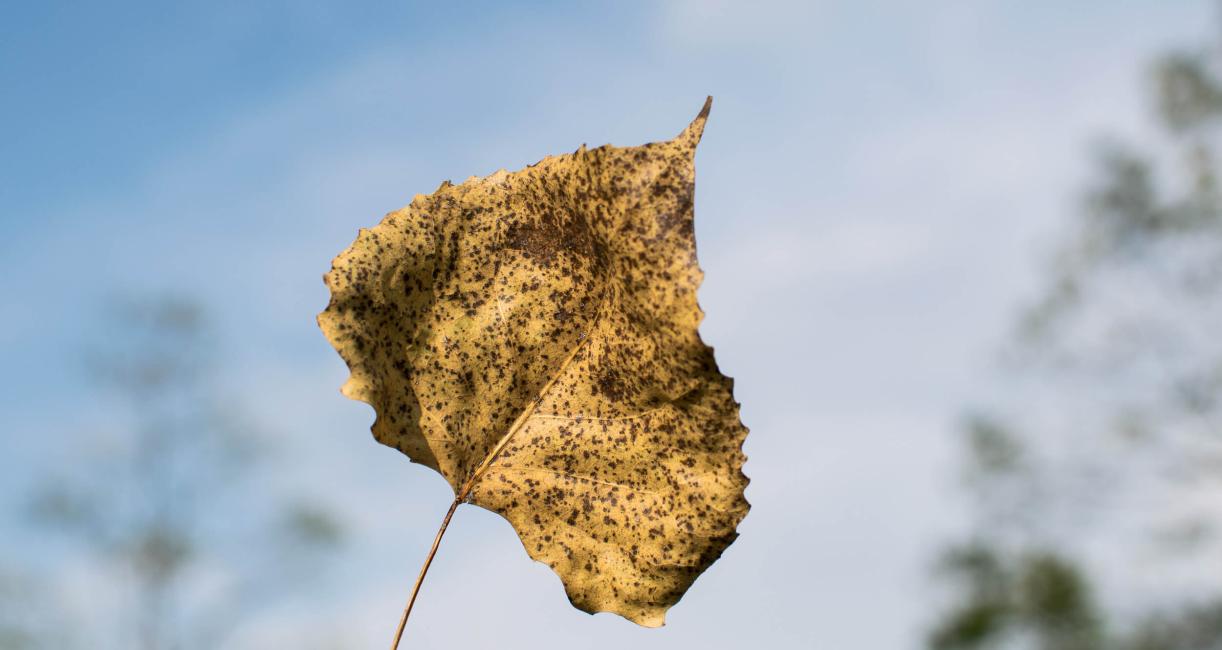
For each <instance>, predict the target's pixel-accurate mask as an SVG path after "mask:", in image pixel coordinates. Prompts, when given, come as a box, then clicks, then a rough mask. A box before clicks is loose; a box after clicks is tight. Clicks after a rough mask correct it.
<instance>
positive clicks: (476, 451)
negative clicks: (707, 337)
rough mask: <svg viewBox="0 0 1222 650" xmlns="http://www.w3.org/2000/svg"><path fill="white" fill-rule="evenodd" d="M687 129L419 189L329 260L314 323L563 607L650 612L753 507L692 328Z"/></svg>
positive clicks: (388, 418)
mask: <svg viewBox="0 0 1222 650" xmlns="http://www.w3.org/2000/svg"><path fill="white" fill-rule="evenodd" d="M708 109H709V104H708V103H706V104H705V107H704V110H702V111H701V112H700V114H699V116H697V117H696V119H695V120H694V121H693V122H692V123H691V125H689V126H688V127H687V128H686V129H685V130H684V131H683V132H682V133H681V134H679V136H678V137H676V138H675V139H673V140H670V141H667V142H657V143H651V144H646V145H642V146H638V147H612V146H609V145H608V146H603V147H598V148H596V149H586V148H585V147H584V146H582V147H581V148H580V149H578V150H577V151H576V152H574V153H572V154H568V155H562V156H554V157H548V158H545V159H544V160H542V161H540V162H538V163H536V164H535V165H532V166H530V167H527V168H526V169H523V170H520V171H516V172H505V171H499V172H497V173H495V174H492V175H490V176H486V177H483V178H474V177H472V178H470V179H468V180H466V181H465V182H463V183H461V184H459V185H452V184H450V183H449V182H446V183H443V184H442V185H441V187H439V188H438V189H437V191H436V192H434V193H433V194H430V195H427V196H424V195H421V196H417V197H416V198H415V199H414V200H413V201H412V203H411V204H410V205H409V206H407V207H406V208H404V209H402V210H399V211H397V212H393V213H391V214H389V215H387V216H386V217H385V219H383V220H382V222H381V223H380V224H378V225H377V226H374V227H373V228H370V229H367V230H362V231H361V233H360V235H359V236H358V237H357V239H356V242H355V243H353V245H352V246H351V247H350V248H348V249H347V250H346V251H344V252H343V253H341V254H340V255H339V257H337V258H336V259H335V262H334V264H333V268H332V270H331V271H330V272H329V273H328V274H327V275H326V283H327V285H328V286H329V287H330V289H331V294H332V296H331V302H330V304H329V305H328V306H327V309H326V310H325V311H324V312H323V313H322V314H321V315H320V316H319V324H320V325H321V327H322V329H323V332H324V333H325V334H326V336H327V337H328V339H329V340H330V341H331V343H332V344H333V345H334V346H335V348H336V350H338V351H339V353H340V355H341V356H342V357H343V358H344V360H345V361H346V362H347V364H348V366H349V369H350V370H351V377H350V378H349V380H348V382H347V383H346V384H345V385H344V387H343V392H344V394H346V395H348V396H349V397H352V398H354V399H359V400H362V401H365V402H368V403H369V404H371V405H372V406H373V407H374V409H375V410H376V412H377V419H376V421H375V422H374V425H373V434H374V436H375V437H376V439H377V440H378V441H380V442H382V443H384V444H386V445H389V446H392V447H395V448H397V449H399V450H400V451H402V452H403V453H404V454H406V455H407V456H408V457H409V458H410V459H411V460H412V461H414V462H417V463H421V464H423V465H427V466H428V467H431V468H433V469H435V470H437V471H438V472H439V473H441V475H442V476H444V477H445V479H446V480H447V481H448V482H449V483H450V485H451V486H452V487H453V489H454V492H455V495H456V498H457V499H459V500H460V501H466V502H470V503H473V504H475V505H478V506H481V507H483V508H487V509H488V510H492V511H494V512H497V513H499V514H501V515H502V516H504V517H505V518H506V519H507V520H509V522H510V523H511V524H512V525H513V527H514V529H515V530H516V531H517V533H518V535H519V536H520V537H521V539H522V543H523V545H524V546H525V548H526V551H527V552H528V553H529V554H530V556H531V557H532V558H534V559H536V560H538V561H540V562H543V563H546V564H547V565H549V566H550V567H552V569H553V570H555V572H556V573H557V574H558V575H559V576H560V578H561V580H562V581H563V583H564V587H565V590H566V592H567V593H568V596H569V599H570V600H571V601H572V603H573V604H574V605H575V606H576V607H578V608H580V609H582V610H584V611H587V612H591V613H593V612H600V611H609V612H615V613H617V614H619V615H621V616H624V617H626V618H628V619H630V620H632V621H635V622H636V623H639V624H641V625H646V626H658V625H661V624H662V623H663V620H664V617H665V613H666V610H667V609H668V608H669V607H670V606H671V605H673V604H675V603H676V602H678V600H679V598H680V597H682V595H683V593H684V592H685V591H686V590H687V588H688V587H689V586H690V585H691V583H692V581H693V580H695V579H696V577H697V576H698V575H699V574H700V573H701V572H702V571H704V570H705V569H706V568H708V566H709V565H710V564H712V563H713V562H714V561H715V560H716V559H717V558H718V557H719V556H720V555H721V553H722V551H724V550H725V548H726V547H727V546H728V545H729V544H730V543H731V542H732V541H733V540H734V538H735V537H736V536H737V533H736V532H735V529H736V528H737V526H738V523H739V522H740V521H741V520H742V519H743V517H744V516H745V515H746V513H747V509H748V507H749V506H748V504H747V502H746V500H745V499H744V497H743V490H744V488H745V487H746V485H747V478H746V477H745V476H744V475H743V473H742V465H743V461H744V460H745V459H744V456H743V454H742V443H743V439H744V438H745V436H746V434H747V431H746V429H745V428H744V427H743V425H742V423H741V422H740V421H739V416H738V405H737V403H736V402H735V401H734V398H733V395H732V382H731V380H730V379H729V378H727V377H725V376H723V375H722V374H721V373H720V372H719V371H718V369H717V364H716V363H715V362H714V359H713V351H712V349H710V348H709V347H708V346H706V345H705V344H704V343H703V342H702V341H701V340H700V336H699V334H698V332H697V328H698V326H699V323H700V320H701V318H702V315H703V314H702V312H701V311H700V308H699V306H698V305H697V302H696V290H697V287H698V286H699V285H700V282H701V278H702V273H701V271H700V268H699V266H698V265H697V261H696V244H695V233H694V228H693V208H692V199H693V193H694V181H695V167H694V157H695V151H696V145H697V143H698V142H699V140H700V136H701V133H702V132H703V129H704V124H705V120H706V119H707V116H708Z"/></svg>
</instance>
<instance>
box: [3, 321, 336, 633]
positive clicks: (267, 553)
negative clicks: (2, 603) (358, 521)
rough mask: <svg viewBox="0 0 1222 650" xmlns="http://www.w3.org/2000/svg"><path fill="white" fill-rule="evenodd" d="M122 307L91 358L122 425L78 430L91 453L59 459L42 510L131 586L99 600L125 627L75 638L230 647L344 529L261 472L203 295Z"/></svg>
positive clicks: (38, 499)
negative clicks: (223, 377)
mask: <svg viewBox="0 0 1222 650" xmlns="http://www.w3.org/2000/svg"><path fill="white" fill-rule="evenodd" d="M112 307H113V309H112V313H110V314H109V315H108V318H107V319H105V322H104V323H103V326H102V327H101V328H99V329H100V336H99V339H98V341H96V342H93V343H91V344H88V352H87V354H86V357H87V364H86V365H87V368H88V371H89V372H88V375H89V378H90V379H91V383H92V384H93V385H94V386H95V387H96V388H97V389H98V391H97V394H98V395H100V396H102V403H103V404H105V405H106V408H107V409H108V410H110V413H111V419H113V420H117V421H118V422H119V424H118V425H116V426H113V427H111V429H113V430H111V431H109V432H104V431H98V432H86V433H85V434H84V435H75V434H74V435H70V436H68V438H69V442H68V444H66V445H65V447H66V448H71V449H74V450H79V455H78V456H76V457H73V456H71V455H69V454H67V453H66V454H65V455H64V457H62V458H61V459H59V460H61V461H64V462H61V463H60V465H59V467H58V468H57V469H56V471H55V472H53V473H52V474H51V475H50V477H49V478H48V479H47V480H46V482H45V484H43V485H40V486H37V488H36V490H35V495H36V496H35V498H34V499H33V500H32V503H31V508H30V514H31V515H32V518H33V520H34V521H35V522H37V523H38V524H40V525H42V526H47V527H51V528H54V529H55V530H57V531H59V532H60V533H62V534H63V535H64V536H65V538H66V539H67V540H68V541H70V542H71V544H69V547H70V548H75V549H78V550H79V551H81V552H82V553H83V554H84V555H85V556H88V557H89V558H92V559H93V560H95V561H97V562H98V564H99V565H100V567H102V571H101V573H102V574H103V575H105V576H107V577H108V578H110V579H111V580H112V581H119V582H121V583H122V584H121V585H116V587H117V589H116V590H117V592H118V593H119V594H122V595H121V596H120V598H119V602H118V603H114V602H107V601H108V600H109V598H106V597H102V598H96V599H93V600H96V601H97V602H96V606H97V607H99V608H102V609H103V610H104V611H106V612H108V613H111V614H113V615H114V616H115V617H116V618H117V619H118V620H119V621H120V624H119V625H118V626H117V628H118V629H115V630H79V629H76V630H75V631H76V636H77V637H78V638H77V640H76V643H75V644H73V645H82V643H83V641H82V640H83V639H89V642H88V643H87V644H86V645H88V646H89V647H104V646H105V645H106V644H105V643H103V642H100V640H101V639H105V638H107V637H108V636H114V637H116V638H115V643H114V645H115V647H120V648H138V649H141V650H164V649H168V648H175V649H180V650H189V649H192V648H213V647H218V646H221V645H222V644H223V643H224V641H225V637H226V635H227V634H229V633H230V632H232V631H233V630H234V629H235V628H236V627H237V626H238V624H239V623H240V622H241V621H242V620H244V619H245V618H246V617H249V616H252V615H253V613H255V612H257V611H258V610H259V607H260V606H264V605H266V604H267V603H268V602H269V601H272V600H274V598H275V596H276V595H284V594H288V593H292V592H293V591H294V589H296V588H297V587H298V586H299V585H296V584H295V583H294V582H293V581H294V580H295V579H296V577H295V576H300V575H303V574H308V573H309V572H303V571H300V570H299V569H300V566H299V565H294V564H292V562H293V561H294V560H297V559H300V557H301V555H302V554H303V553H305V554H310V553H314V552H317V551H321V550H325V549H327V548H329V547H333V546H334V545H335V544H337V543H338V542H339V541H340V537H341V531H340V528H339V527H338V525H337V524H336V522H335V520H334V519H333V518H332V517H331V516H330V515H329V514H328V513H327V512H326V511H325V510H324V509H321V508H318V507H316V506H313V505H310V504H306V503H304V502H301V501H298V500H293V499H291V498H289V497H286V496H285V495H280V494H277V493H275V492H274V491H272V490H270V489H266V488H265V487H264V486H263V485H262V484H258V485H255V484H253V483H255V482H254V481H251V480H250V479H252V478H257V477H258V476H260V472H261V471H266V470H267V469H268V468H267V467H266V458H264V457H265V456H266V454H263V453H261V452H263V451H265V449H264V447H265V445H264V444H263V441H264V438H263V437H262V436H261V435H259V434H258V432H257V431H256V429H255V428H254V427H251V426H249V425H248V424H247V422H246V421H245V420H244V419H243V418H242V417H241V415H240V414H241V408H240V406H238V405H236V404H235V401H234V400H226V399H223V398H222V397H221V395H220V394H219V392H218V390H217V386H216V384H215V383H214V374H213V373H214V371H215V363H216V360H217V359H218V358H219V357H218V355H217V353H216V341H215V339H214V337H213V336H212V335H211V332H210V330H209V327H208V325H207V323H206V320H205V318H204V315H203V313H202V311H201V309H200V307H199V306H198V305H196V304H195V303H193V302H191V301H187V300H182V299H179V298H174V297H169V298H153V299H144V300H134V301H125V302H122V303H119V304H115V305H113V306H112ZM260 462H263V463H264V464H263V465H262V466H259V465H258V464H259V463H260ZM309 559H318V556H310V557H309ZM61 563H62V562H61ZM115 569H119V570H117V571H116V570H115ZM103 618H108V617H107V616H103ZM64 627H68V628H73V629H75V628H76V627H77V625H76V624H75V622H74V624H73V625H71V626H64ZM4 629H5V628H4V627H3V625H0V635H3V634H5V632H4V631H3V630H4ZM13 629H14V630H15V631H14V633H13V634H14V635H24V636H20V637H18V636H14V637H13V638H14V639H16V640H9V641H6V640H5V639H4V638H3V637H0V643H5V642H8V643H9V644H10V646H11V647H23V648H24V647H29V648H33V647H44V646H46V647H50V646H52V645H55V646H56V647H62V646H59V645H57V644H52V643H49V642H47V641H46V640H45V639H43V638H41V636H40V635H37V634H33V633H31V632H27V631H26V630H25V629H24V628H23V629H21V630H18V629H17V628H13ZM40 643H41V644H40ZM0 647H4V646H2V645H0ZM82 647H83V645H82Z"/></svg>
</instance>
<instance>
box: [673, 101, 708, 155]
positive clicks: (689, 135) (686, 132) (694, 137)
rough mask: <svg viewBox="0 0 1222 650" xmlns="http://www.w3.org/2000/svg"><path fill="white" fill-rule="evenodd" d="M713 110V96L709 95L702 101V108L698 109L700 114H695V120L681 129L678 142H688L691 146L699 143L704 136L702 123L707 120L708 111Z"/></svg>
mask: <svg viewBox="0 0 1222 650" xmlns="http://www.w3.org/2000/svg"><path fill="white" fill-rule="evenodd" d="M712 108H713V96H712V95H709V96H708V97H706V98H705V100H704V106H702V107H701V108H700V112H699V113H697V114H696V117H695V119H693V120H692V122H691V124H688V125H687V128H686V129H683V133H680V134H679V139H680V140H689V141H691V143H692V145H693V146H695V144H696V143H698V142H700V136H701V135H703V134H704V123H705V122H707V121H708V119H709V111H710V110H711V109H712Z"/></svg>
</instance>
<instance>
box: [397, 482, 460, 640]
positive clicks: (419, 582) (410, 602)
mask: <svg viewBox="0 0 1222 650" xmlns="http://www.w3.org/2000/svg"><path fill="white" fill-rule="evenodd" d="M460 503H462V497H458V498H455V499H454V503H451V504H450V510H449V511H448V512H446V518H445V519H442V520H441V528H440V529H439V530H438V531H437V537H435V538H433V547H432V548H430V549H429V556H428V557H427V558H425V560H424V566H422V567H420V575H419V576H418V577H417V578H416V585H415V586H414V587H412V595H411V598H408V599H407V607H404V608H403V616H402V617H401V618H400V619H399V627H398V629H396V630H395V640H394V641H393V642H392V643H391V644H390V650H398V648H399V640H400V639H402V638H403V628H404V627H406V626H407V617H408V615H409V614H411V613H412V605H415V604H416V596H417V595H418V594H419V593H420V585H422V584H424V576H425V574H427V573H428V572H429V565H431V564H433V556H434V555H437V547H438V546H440V545H441V536H442V535H445V534H446V527H448V526H449V525H450V518H452V517H453V516H454V511H455V510H457V509H458V504H460Z"/></svg>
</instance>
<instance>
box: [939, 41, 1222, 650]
mask: <svg viewBox="0 0 1222 650" xmlns="http://www.w3.org/2000/svg"><path fill="white" fill-rule="evenodd" d="M1220 73H1222V53H1220V52H1219V49H1218V47H1217V46H1210V47H1206V48H1200V49H1196V50H1191V51H1182V52H1175V53H1172V54H1170V55H1167V56H1165V57H1163V58H1162V59H1161V60H1159V61H1157V62H1156V64H1155V65H1154V66H1153V74H1152V81H1153V83H1152V84H1151V90H1152V94H1153V97H1154V100H1155V101H1154V106H1155V109H1156V110H1155V111H1154V112H1155V116H1156V118H1157V119H1156V120H1155V128H1154V132H1153V134H1152V137H1151V138H1150V140H1149V142H1148V143H1147V144H1146V145H1144V147H1143V148H1141V149H1139V148H1137V147H1134V146H1131V145H1126V144H1121V143H1116V142H1112V143H1109V144H1107V145H1105V146H1103V147H1102V148H1101V152H1100V155H1099V161H1098V164H1097V167H1096V170H1095V174H1096V178H1095V179H1094V180H1093V181H1092V182H1091V184H1090V186H1089V188H1088V190H1087V192H1086V193H1085V197H1084V198H1085V200H1084V202H1083V205H1082V209H1081V210H1080V214H1079V218H1078V219H1077V220H1076V225H1075V231H1074V234H1073V236H1072V237H1071V238H1070V240H1069V241H1068V242H1067V243H1066V244H1065V245H1064V246H1062V247H1061V248H1060V249H1059V253H1058V256H1057V257H1056V258H1055V260H1054V262H1053V264H1052V268H1053V272H1052V278H1051V282H1050V284H1049V287H1048V288H1047V289H1046V291H1045V292H1044V293H1043V295H1042V296H1040V297H1039V298H1038V299H1037V300H1035V301H1034V303H1033V305H1032V306H1031V307H1030V308H1029V309H1027V310H1026V311H1025V313H1024V314H1023V315H1022V317H1021V319H1020V322H1019V326H1018V328H1017V332H1016V335H1015V337H1014V341H1013V343H1012V345H1009V346H1008V349H1007V350H1006V354H1005V355H1004V356H1005V363H1004V365H1005V371H1004V373H1003V375H1004V376H1003V378H1002V381H1001V386H1000V390H999V391H998V393H999V395H998V396H997V397H996V399H993V400H990V401H989V402H988V403H987V405H986V406H985V407H983V408H981V409H980V410H979V412H978V413H977V414H975V415H973V416H972V417H970V418H969V419H968V422H967V424H966V425H965V427H964V430H965V434H966V435H965V437H966V447H967V455H968V462H967V467H966V471H965V484H966V489H967V491H968V493H969V494H970V496H971V498H972V504H973V508H972V513H973V533H972V535H971V539H970V541H969V542H967V543H965V544H961V545H958V546H956V547H954V548H952V549H950V550H949V551H947V552H946V554H945V556H944V558H943V562H942V569H943V572H944V575H945V576H946V578H947V581H948V582H949V584H950V585H952V586H953V591H952V593H953V594H954V595H953V598H954V600H953V601H952V603H951V604H950V606H949V607H947V608H946V611H945V612H944V613H943V614H942V615H941V617H940V619H939V620H938V622H937V623H936V624H935V626H934V628H933V630H932V631H931V634H930V637H929V642H928V646H929V647H930V648H935V649H938V650H951V649H967V648H1033V649H1040V650H1091V649H1103V648H1108V649H1113V648H1117V649H1126V650H1208V649H1211V648H1222V538H1220V537H1219V534H1220V533H1222V528H1219V526H1220V525H1222V202H1220V196H1219V186H1218V175H1217V172H1218V170H1217V154H1218V149H1219V144H1220V143H1222V141H1220V140H1219V135H1220V132H1219V125H1220V124H1222V74H1220Z"/></svg>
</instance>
